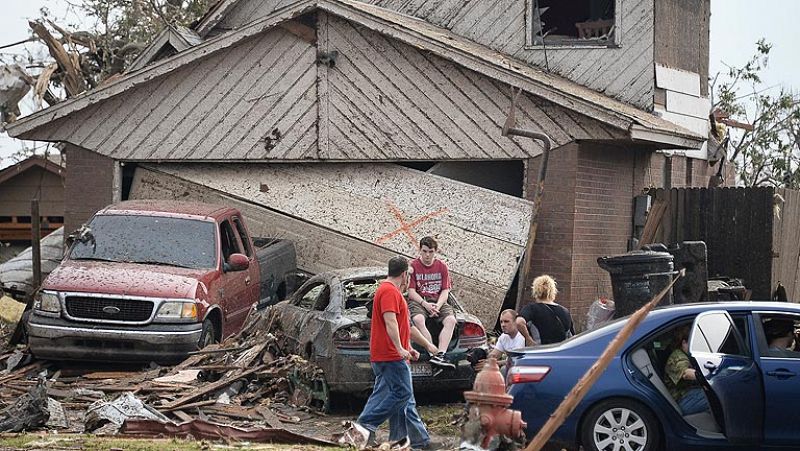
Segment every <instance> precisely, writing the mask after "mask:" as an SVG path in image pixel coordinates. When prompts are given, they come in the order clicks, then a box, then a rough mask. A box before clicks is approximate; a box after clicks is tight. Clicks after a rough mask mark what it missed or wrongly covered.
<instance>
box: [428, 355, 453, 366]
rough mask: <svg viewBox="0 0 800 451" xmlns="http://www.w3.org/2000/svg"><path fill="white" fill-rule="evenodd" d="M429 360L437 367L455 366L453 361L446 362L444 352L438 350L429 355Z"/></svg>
mask: <svg viewBox="0 0 800 451" xmlns="http://www.w3.org/2000/svg"><path fill="white" fill-rule="evenodd" d="M430 362H431V364H433V365H436V366H438V367H442V368H450V369H456V366H455V365H454V364H453V363H451V362H448V361H447V359H445V358H444V352H440V353H438V354H436V355H434V356H431V360H430Z"/></svg>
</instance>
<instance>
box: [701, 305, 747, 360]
mask: <svg viewBox="0 0 800 451" xmlns="http://www.w3.org/2000/svg"><path fill="white" fill-rule="evenodd" d="M691 351H692V352H700V353H711V354H729V355H747V353H746V352H745V351H744V349H742V346H741V344H740V343H739V340H737V334H736V329H735V327H734V325H733V324H732V323H731V320H730V318H729V316H728V315H727V314H725V313H722V312H719V313H712V314H707V315H703V316H701V317H700V318H698V320H697V324H696V326H695V332H694V334H693V337H692V341H691Z"/></svg>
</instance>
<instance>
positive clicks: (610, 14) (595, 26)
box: [527, 0, 620, 47]
mask: <svg viewBox="0 0 800 451" xmlns="http://www.w3.org/2000/svg"><path fill="white" fill-rule="evenodd" d="M618 1H620V0H530V1H529V4H530V8H529V10H528V22H527V23H528V24H529V26H528V39H527V41H528V45H529V46H554V47H609V46H614V45H617V44H618V40H617V36H618V34H619V33H617V29H618V24H619V21H618V20H617V14H616V13H617V2H618Z"/></svg>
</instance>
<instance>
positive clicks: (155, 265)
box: [26, 201, 295, 362]
mask: <svg viewBox="0 0 800 451" xmlns="http://www.w3.org/2000/svg"><path fill="white" fill-rule="evenodd" d="M73 237H74V238H73V242H72V243H71V245H70V248H69V250H68V252H66V255H65V257H64V260H63V261H62V262H61V264H60V265H59V266H58V267H57V268H56V269H55V270H54V271H53V272H52V273H50V275H49V276H48V277H47V278H46V279H45V281H44V283H43V284H42V289H41V290H40V291H39V293H38V296H37V298H36V301H35V303H34V308H33V311H32V314H31V315H30V316H29V317H28V320H27V327H26V331H27V335H28V343H29V346H30V350H31V351H32V352H33V354H34V355H35V356H37V357H39V358H44V359H56V360H61V359H80V360H126V361H157V362H172V361H175V360H178V359H181V358H183V357H185V356H186V354H187V353H188V352H190V351H194V350H197V349H198V348H202V347H204V346H206V345H208V344H210V343H214V342H218V341H220V340H222V339H223V338H225V337H227V336H229V335H232V334H234V333H236V332H238V331H239V330H241V328H242V326H243V324H244V321H245V319H246V317H247V314H248V311H249V310H250V309H251V308H252V306H253V305H254V304H256V303H258V302H259V301H261V302H263V303H273V302H277V301H278V300H280V299H279V298H280V297H282V295H284V294H285V291H286V289H285V288H284V287H283V286H282V285H281V284H280V281H281V280H282V279H283V275H284V274H287V273H290V272H292V271H294V264H295V254H294V246H293V245H292V244H291V243H288V242H281V241H280V240H272V241H270V242H269V243H268V245H266V246H264V247H262V248H259V249H257V248H256V247H255V246H254V243H253V240H252V239H251V237H250V235H249V233H248V231H247V226H246V224H245V221H244V219H243V218H242V215H241V214H240V213H239V211H237V210H236V209H233V208H229V207H223V206H218V205H208V204H202V203H188V202H174V201H128V202H122V203H119V204H116V205H111V206H109V207H106V208H104V209H103V210H101V211H99V212H98V213H96V214H95V216H94V217H93V218H92V219H91V221H90V222H89V223H88V224H87V225H85V226H84V227H82V228H81V230H80V231H78V232H77V233H76V234H75V235H74V236H73ZM287 243H288V244H287ZM281 290H282V291H283V293H280V292H279V291H281Z"/></svg>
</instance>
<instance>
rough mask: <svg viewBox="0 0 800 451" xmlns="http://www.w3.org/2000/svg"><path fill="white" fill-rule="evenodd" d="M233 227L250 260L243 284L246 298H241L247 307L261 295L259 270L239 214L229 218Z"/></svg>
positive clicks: (248, 236)
mask: <svg viewBox="0 0 800 451" xmlns="http://www.w3.org/2000/svg"><path fill="white" fill-rule="evenodd" d="M231 221H232V222H233V225H234V227H235V228H236V235H237V237H238V238H239V244H240V245H241V248H242V249H244V254H245V255H246V256H247V259H248V260H250V267H249V268H247V273H248V275H247V278H246V279H245V285H246V287H247V288H246V290H247V296H246V299H242V302H243V304H247V305H246V307H247V308H248V309H249V308H250V307H251V306H252V305H253V304H255V303H256V302H258V298H259V297H260V295H261V285H260V278H261V273H260V270H259V267H258V265H259V263H258V259H257V258H256V252H255V250H254V249H253V244H252V241H251V240H250V234H249V233H247V228H246V227H245V225H244V222H242V218H240V217H239V216H234V217H233V218H231Z"/></svg>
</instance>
